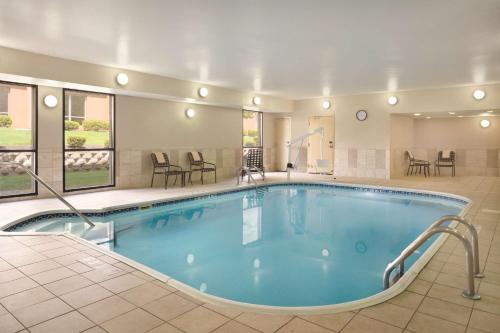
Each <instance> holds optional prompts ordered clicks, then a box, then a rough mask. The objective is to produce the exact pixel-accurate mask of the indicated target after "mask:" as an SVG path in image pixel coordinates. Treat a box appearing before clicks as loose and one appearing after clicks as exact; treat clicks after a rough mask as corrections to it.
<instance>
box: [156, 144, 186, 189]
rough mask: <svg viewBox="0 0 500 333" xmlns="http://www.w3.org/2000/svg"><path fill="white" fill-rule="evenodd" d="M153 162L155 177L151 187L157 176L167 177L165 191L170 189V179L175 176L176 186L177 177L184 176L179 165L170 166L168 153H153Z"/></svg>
mask: <svg viewBox="0 0 500 333" xmlns="http://www.w3.org/2000/svg"><path fill="white" fill-rule="evenodd" d="M151 160H152V161H153V175H152V176H151V187H153V183H154V180H155V175H163V176H164V177H165V189H167V187H168V178H169V177H170V176H175V181H174V185H175V184H176V183H177V176H179V175H180V176H181V177H182V176H183V175H182V168H181V167H180V166H178V165H174V164H170V161H169V160H168V155H167V154H166V153H151Z"/></svg>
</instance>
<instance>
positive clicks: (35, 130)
mask: <svg viewBox="0 0 500 333" xmlns="http://www.w3.org/2000/svg"><path fill="white" fill-rule="evenodd" d="M0 84H5V85H12V86H21V87H30V88H31V89H33V96H31V98H32V100H33V101H32V102H33V104H34V105H33V111H32V112H33V114H32V117H33V119H32V120H31V126H32V128H31V141H32V142H31V147H32V148H31V149H5V148H0V153H32V154H33V156H32V157H31V159H32V160H33V161H34V162H35V167H34V168H33V169H32V170H33V172H34V173H35V175H38V86H37V85H35V84H27V83H20V82H10V81H2V80H0ZM30 178H31V181H32V182H33V183H34V186H33V191H32V192H29V193H22V194H11V195H0V200H3V199H9V198H20V197H31V196H37V195H38V182H37V181H36V180H35V179H33V177H31V176H30Z"/></svg>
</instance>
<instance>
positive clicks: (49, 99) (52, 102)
mask: <svg viewBox="0 0 500 333" xmlns="http://www.w3.org/2000/svg"><path fill="white" fill-rule="evenodd" d="M43 104H45V106H46V107H48V108H51V109H52V108H55V107H56V106H57V97H56V96H54V95H47V96H45V97H44V98H43Z"/></svg>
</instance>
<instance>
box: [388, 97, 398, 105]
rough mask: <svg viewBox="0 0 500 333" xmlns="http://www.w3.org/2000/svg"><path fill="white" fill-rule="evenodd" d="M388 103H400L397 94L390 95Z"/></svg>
mask: <svg viewBox="0 0 500 333" xmlns="http://www.w3.org/2000/svg"><path fill="white" fill-rule="evenodd" d="M387 103H389V105H396V104H398V98H397V97H396V96H390V97H389V98H388V99H387Z"/></svg>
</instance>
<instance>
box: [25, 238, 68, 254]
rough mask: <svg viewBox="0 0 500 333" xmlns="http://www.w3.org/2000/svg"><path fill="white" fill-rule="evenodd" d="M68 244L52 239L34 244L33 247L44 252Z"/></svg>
mask: <svg viewBox="0 0 500 333" xmlns="http://www.w3.org/2000/svg"><path fill="white" fill-rule="evenodd" d="M63 246H66V245H65V244H64V243H62V242H59V241H54V240H53V241H50V242H44V243H41V244H38V245H33V246H31V249H32V250H34V251H36V252H43V251H47V250H52V249H57V248H60V247H63Z"/></svg>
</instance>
